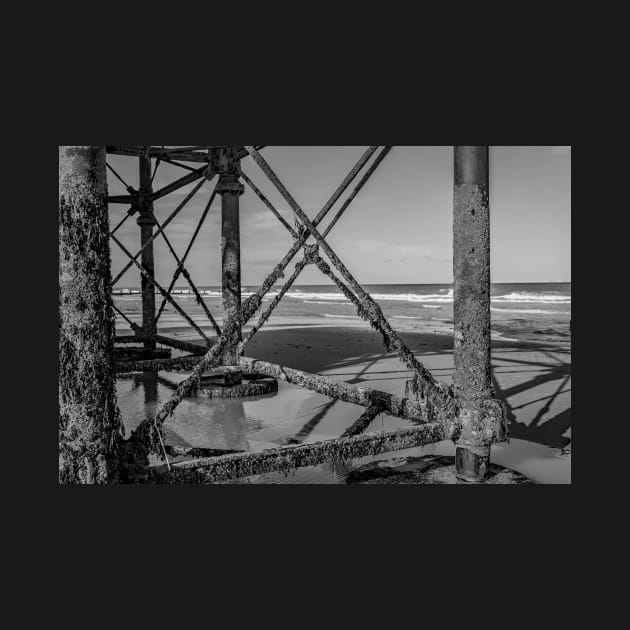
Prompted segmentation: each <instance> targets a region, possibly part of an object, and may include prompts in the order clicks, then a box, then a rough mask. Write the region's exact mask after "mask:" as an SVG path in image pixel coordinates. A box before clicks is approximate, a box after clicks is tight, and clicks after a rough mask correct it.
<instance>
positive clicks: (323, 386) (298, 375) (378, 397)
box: [241, 357, 452, 434]
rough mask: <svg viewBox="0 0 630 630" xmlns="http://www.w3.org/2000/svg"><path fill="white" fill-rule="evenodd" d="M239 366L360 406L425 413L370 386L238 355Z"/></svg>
mask: <svg viewBox="0 0 630 630" xmlns="http://www.w3.org/2000/svg"><path fill="white" fill-rule="evenodd" d="M241 367H242V368H243V372H245V373H259V374H265V375H266V376H271V377H273V378H277V379H278V380H281V381H286V382H287V383H290V384H291V385H297V386H298V387H304V388H306V389H310V390H311V391H314V392H318V393H319V394H324V395H325V396H330V397H331V398H335V399H337V400H341V401H343V402H348V403H353V404H355V405H360V406H362V407H366V408H369V407H372V406H373V405H375V404H379V405H381V406H382V411H384V412H385V413H389V414H391V415H393V416H398V417H399V418H406V419H408V420H414V421H421V420H423V417H424V416H425V415H426V407H425V405H424V404H422V403H421V402H419V401H417V400H411V399H409V398H401V397H400V396H394V395H393V394H389V393H387V392H383V391H380V390H378V389H372V388H371V387H355V386H354V385H351V384H350V383H345V382H343V381H335V380H333V379H331V378H327V377H326V376H320V375H319V374H309V373H308V372H302V371H300V370H294V369H292V368H288V367H284V366H281V365H275V364H274V363H267V362H266V361H259V360H257V359H251V358H249V357H241ZM443 426H444V427H445V431H446V432H447V433H449V434H450V432H451V430H452V423H451V421H449V420H448V419H447V420H445V421H444V422H443Z"/></svg>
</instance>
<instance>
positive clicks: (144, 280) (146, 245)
mask: <svg viewBox="0 0 630 630" xmlns="http://www.w3.org/2000/svg"><path fill="white" fill-rule="evenodd" d="M138 161H139V163H140V197H139V203H138V205H139V216H138V220H137V223H138V225H139V226H140V245H141V247H142V257H141V264H142V266H143V267H144V268H145V269H146V270H147V273H148V276H149V277H147V276H146V275H145V274H140V282H141V290H142V331H143V333H144V354H145V356H144V358H145V359H153V358H155V333H156V327H155V289H154V288H153V283H152V282H151V281H150V279H149V278H153V277H154V275H155V266H154V260H153V226H154V225H155V223H156V221H155V216H154V215H153V202H152V201H151V194H152V193H153V189H152V187H151V158H150V157H147V156H145V155H141V156H140V158H139V160H138Z"/></svg>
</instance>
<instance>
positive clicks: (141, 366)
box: [115, 355, 202, 376]
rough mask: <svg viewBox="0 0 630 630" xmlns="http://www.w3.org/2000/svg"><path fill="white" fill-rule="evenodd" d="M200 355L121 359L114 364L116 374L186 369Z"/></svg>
mask: <svg viewBox="0 0 630 630" xmlns="http://www.w3.org/2000/svg"><path fill="white" fill-rule="evenodd" d="M201 359H202V357H200V356H197V355H195V356H188V357H174V358H172V359H153V360H151V361H149V360H147V361H124V362H123V361H121V362H120V363H117V364H116V367H115V369H116V374H117V375H118V376H120V375H121V374H133V373H134V372H145V371H158V370H164V371H187V370H192V369H194V367H195V366H196V365H198V364H199V362H200V361H201Z"/></svg>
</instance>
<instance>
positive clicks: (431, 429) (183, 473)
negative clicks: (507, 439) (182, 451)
mask: <svg viewBox="0 0 630 630" xmlns="http://www.w3.org/2000/svg"><path fill="white" fill-rule="evenodd" d="M443 439H444V435H443V429H442V427H441V426H440V425H439V424H437V423H433V424H423V425H420V426H417V427H411V428H408V429H398V430H397V431H387V432H382V433H365V434H363V435H356V436H353V437H347V438H337V439H335V440H325V441H321V442H311V443H308V444H297V445H292V446H284V447H280V448H274V449H268V450H264V451H261V452H258V453H236V454H234V455H225V456H221V457H210V458H203V459H196V460H191V461H185V462H178V463H175V464H172V465H171V466H170V469H169V467H167V466H156V467H153V468H149V470H148V478H147V480H146V481H148V482H149V483H174V484H179V483H215V482H217V481H228V480H230V479H235V478H238V477H246V476H250V475H260V474H263V473H269V472H276V471H288V472H292V471H294V470H295V469H296V468H300V467H302V466H316V465H318V464H323V463H326V462H329V461H331V460H333V461H349V460H352V459H355V458H357V457H365V456H367V455H379V454H381V453H388V452H390V451H398V450H403V449H406V448H414V447H418V446H424V445H426V444H433V443H435V442H439V441H440V440H443Z"/></svg>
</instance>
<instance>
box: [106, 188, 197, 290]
mask: <svg viewBox="0 0 630 630" xmlns="http://www.w3.org/2000/svg"><path fill="white" fill-rule="evenodd" d="M205 182H206V180H202V181H200V182H199V183H198V184H197V185H196V186H195V187H194V188H193V189H192V190H191V191H190V192H189V193H188V194H187V195H186V197H185V199H184V200H183V201H182V202H181V203H180V204H179V205H178V206H177V208H175V210H173V212H172V213H171V214H170V216H169V217H168V218H167V219H166V221H164V223H163V224H162V225H161V226H160V227H159V228H158V229H157V230H156V231H155V232H154V233H153V234H152V235H151V238H149V239H147V241H146V242H145V243H144V245H142V247H141V248H140V249H139V250H138V252H137V253H136V254H135V256H131V254H130V255H129V257H130V258H131V260H130V261H129V262H128V263H127V264H126V265H125V266H124V267H123V268H122V271H120V272H119V273H118V275H117V276H116V277H115V278H114V279H113V280H112V286H113V285H115V284H116V283H117V282H118V281H119V280H120V279H121V278H122V277H123V275H124V274H125V272H126V271H127V270H128V269H129V268H130V267H131V265H133V264H134V263H135V262H136V261H137V258H138V256H140V255H141V254H142V252H143V251H144V249H145V248H147V247H149V245H151V243H153V241H154V240H155V239H156V238H157V237H158V236H159V235H160V234H162V232H163V231H164V228H166V226H167V225H168V224H169V223H170V222H171V221H172V220H173V219H174V218H175V217H176V216H177V215H178V214H179V213H180V212H181V210H182V209H183V208H184V206H186V204H187V203H188V202H189V201H190V200H191V199H192V198H193V197H194V196H195V195H196V194H197V192H198V191H199V189H200V188H201V187H202V186H203V185H204V183H205ZM151 199H153V196H152V197H151ZM110 236H111V237H112V238H115V237H114V235H113V234H110Z"/></svg>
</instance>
